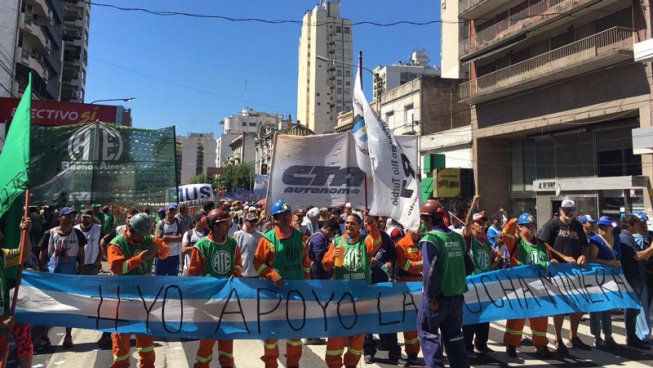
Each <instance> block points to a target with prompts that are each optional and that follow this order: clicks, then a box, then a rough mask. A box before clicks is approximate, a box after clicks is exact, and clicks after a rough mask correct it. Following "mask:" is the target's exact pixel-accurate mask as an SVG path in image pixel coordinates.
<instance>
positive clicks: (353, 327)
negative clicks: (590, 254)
mask: <svg viewBox="0 0 653 368" xmlns="http://www.w3.org/2000/svg"><path fill="white" fill-rule="evenodd" d="M467 285H468V287H469V291H468V292H467V293H466V294H465V305H464V307H463V320H464V324H473V323H479V322H492V321H499V320H505V319H513V318H530V317H542V316H551V315H554V314H565V313H571V312H597V311H604V310H610V309H617V308H638V307H639V305H638V301H637V296H636V295H635V294H634V293H633V291H632V289H631V288H630V286H629V285H628V283H627V282H626V280H625V279H624V276H623V271H622V270H621V269H620V268H612V267H606V266H601V265H596V264H591V265H588V266H585V267H576V266H571V265H569V264H564V265H555V266H550V267H549V269H548V270H544V269H543V268H540V267H539V266H535V265H532V266H521V267H515V268H511V269H508V270H499V271H493V272H489V273H486V274H481V275H475V276H470V277H468V278H467ZM421 288H422V283H421V282H397V283H380V284H372V285H368V284H366V283H365V282H363V281H350V280H347V281H333V280H308V281H286V284H285V286H284V287H282V288H277V287H275V286H274V285H273V284H272V282H270V281H268V280H262V279H241V278H236V279H233V280H229V279H215V278H210V277H171V276H158V277H155V276H134V277H132V276H87V275H84V276H76V275H62V274H49V273H44V272H29V271H27V272H25V273H24V276H23V283H22V286H21V288H20V294H19V300H18V305H17V310H16V318H17V320H18V321H19V322H23V323H29V324H33V325H52V324H53V322H52V321H56V323H55V324H56V325H57V326H65V327H73V328H85V329H95V330H102V331H109V332H118V333H135V334H151V335H153V336H167V337H186V338H217V339H273V338H274V339H278V338H281V339H284V338H302V337H306V338H308V337H327V336H352V335H357V334H362V333H395V332H401V331H414V330H415V328H416V316H417V309H418V308H419V307H420V301H421Z"/></svg>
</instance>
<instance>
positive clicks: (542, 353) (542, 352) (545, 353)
mask: <svg viewBox="0 0 653 368" xmlns="http://www.w3.org/2000/svg"><path fill="white" fill-rule="evenodd" d="M535 354H537V356H539V357H540V358H550V357H551V352H550V351H549V348H548V347H546V346H540V347H538V348H535Z"/></svg>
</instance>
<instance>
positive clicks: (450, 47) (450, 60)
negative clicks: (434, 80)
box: [440, 0, 469, 79]
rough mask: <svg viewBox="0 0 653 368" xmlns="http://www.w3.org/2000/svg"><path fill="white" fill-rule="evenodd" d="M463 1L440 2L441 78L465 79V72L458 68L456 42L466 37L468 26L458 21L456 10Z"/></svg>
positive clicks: (448, 0) (444, 0)
mask: <svg viewBox="0 0 653 368" xmlns="http://www.w3.org/2000/svg"><path fill="white" fill-rule="evenodd" d="M460 4H463V1H460V0H440V7H441V9H442V10H441V17H442V39H441V41H442V42H441V43H440V46H441V49H442V52H441V55H440V57H441V58H440V59H441V64H440V65H441V67H442V78H449V79H461V78H462V79H467V78H468V77H469V76H468V75H466V73H465V71H464V70H463V69H462V68H461V67H460V56H459V52H458V42H459V41H458V40H459V39H460V38H461V37H460V36H461V35H466V32H468V31H469V25H466V24H465V23H461V22H460V21H459V19H458V8H459V6H460Z"/></svg>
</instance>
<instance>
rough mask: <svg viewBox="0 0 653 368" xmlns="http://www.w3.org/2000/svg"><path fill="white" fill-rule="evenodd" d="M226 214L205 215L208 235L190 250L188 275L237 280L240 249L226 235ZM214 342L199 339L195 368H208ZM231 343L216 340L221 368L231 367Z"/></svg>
mask: <svg viewBox="0 0 653 368" xmlns="http://www.w3.org/2000/svg"><path fill="white" fill-rule="evenodd" d="M230 221H231V219H230V217H229V212H227V211H225V210H223V209H221V208H220V209H214V210H211V212H209V213H208V215H207V216H206V222H207V224H208V228H209V234H208V235H207V236H206V237H204V238H202V239H200V240H199V241H198V242H197V243H195V245H194V246H193V248H192V251H191V256H190V264H189V266H188V276H204V277H215V278H220V279H224V278H234V277H239V276H240V274H241V272H242V271H243V265H242V261H241V254H240V248H239V247H238V244H236V240H235V239H234V238H232V237H231V236H229V227H230ZM214 343H215V339H200V343H199V349H198V350H197V357H196V360H197V361H196V362H195V364H194V365H193V367H194V368H208V367H209V364H210V363H211V360H212V359H213V344H214ZM233 352H234V342H233V340H223V339H220V340H218V362H219V363H220V367H222V368H233V367H234V366H235V364H234V356H233Z"/></svg>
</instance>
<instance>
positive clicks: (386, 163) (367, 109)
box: [354, 73, 422, 231]
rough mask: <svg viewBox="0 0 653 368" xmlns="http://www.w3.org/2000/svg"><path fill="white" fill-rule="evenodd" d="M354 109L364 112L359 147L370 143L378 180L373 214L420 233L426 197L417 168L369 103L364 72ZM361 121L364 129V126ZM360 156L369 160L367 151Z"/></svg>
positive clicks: (355, 92)
mask: <svg viewBox="0 0 653 368" xmlns="http://www.w3.org/2000/svg"><path fill="white" fill-rule="evenodd" d="M354 107H355V111H360V110H361V109H362V110H363V118H364V119H363V120H361V121H358V122H357V123H356V124H357V125H355V127H358V130H357V132H356V133H354V134H356V144H357V145H360V144H362V142H363V141H365V142H366V143H367V148H368V151H369V158H370V160H371V173H372V174H371V176H373V177H374V184H373V188H374V193H373V197H374V198H377V199H378V200H375V201H371V202H370V213H372V214H373V215H378V216H388V217H392V218H393V219H396V220H397V221H399V222H400V223H401V224H402V225H404V226H405V227H406V228H407V229H411V230H414V231H417V229H418V228H419V225H420V221H419V210H420V207H421V196H422V195H421V193H420V190H419V182H418V172H417V166H416V165H415V164H414V163H411V162H410V159H409V158H408V156H407V155H406V154H405V152H407V151H405V150H404V149H403V147H402V146H401V144H399V143H398V142H397V139H396V138H395V136H394V134H392V132H391V131H390V129H389V128H388V126H387V125H386V124H385V122H383V121H382V120H381V119H380V118H379V117H378V116H377V115H376V113H375V112H374V110H372V107H371V106H370V104H369V103H368V102H367V99H366V98H365V95H364V93H363V89H362V87H361V83H360V73H358V75H357V77H356V85H355V86H354ZM361 122H363V123H364V125H365V126H364V127H361ZM361 131H363V133H364V134H362V133H361ZM356 154H357V155H358V156H359V157H358V158H357V160H358V161H359V162H362V161H364V160H365V156H366V155H365V152H364V150H362V149H357V150H356ZM368 175H369V174H368Z"/></svg>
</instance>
